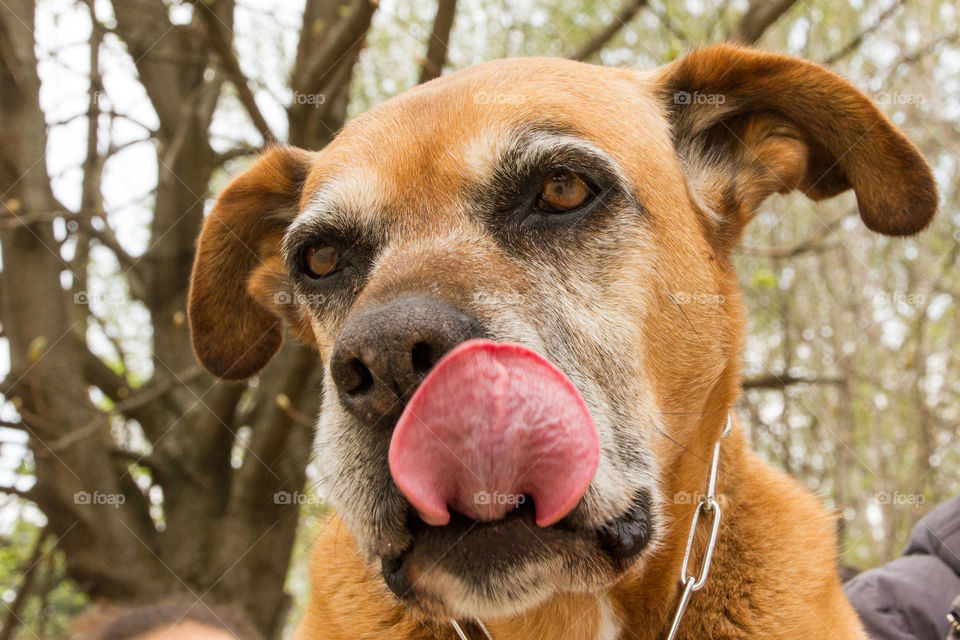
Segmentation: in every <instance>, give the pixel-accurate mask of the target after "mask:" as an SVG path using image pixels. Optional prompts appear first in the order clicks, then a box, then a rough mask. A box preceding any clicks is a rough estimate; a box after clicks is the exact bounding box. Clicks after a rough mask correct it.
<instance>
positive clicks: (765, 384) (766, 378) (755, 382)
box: [741, 373, 847, 389]
mask: <svg viewBox="0 0 960 640" xmlns="http://www.w3.org/2000/svg"><path fill="white" fill-rule="evenodd" d="M846 383H847V381H846V379H845V378H834V377H827V376H821V377H817V378H808V377H804V376H792V375H789V374H776V373H770V374H766V375H763V376H758V377H756V378H747V379H746V380H744V381H743V383H742V385H741V386H742V387H743V388H744V389H786V388H787V387H792V386H794V385H799V384H825V385H845V384H846Z"/></svg>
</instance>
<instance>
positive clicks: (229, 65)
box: [193, 1, 277, 143]
mask: <svg viewBox="0 0 960 640" xmlns="http://www.w3.org/2000/svg"><path fill="white" fill-rule="evenodd" d="M193 6H194V7H196V10H197V11H199V12H200V15H201V16H202V17H203V20H204V22H205V23H206V25H207V30H208V32H209V35H210V42H211V43H212V44H213V49H214V51H216V52H217V55H218V56H219V57H220V60H221V62H223V66H224V69H226V72H227V77H228V78H229V79H230V82H231V83H233V86H234V87H235V88H236V89H237V95H238V96H239V98H240V103H241V104H242V105H243V108H244V109H246V111H247V114H249V116H250V119H251V120H252V121H253V126H255V127H256V128H257V131H259V132H260V135H261V136H263V141H264V143H269V142H275V141H276V140H277V137H276V136H275V135H274V133H273V131H271V130H270V125H268V124H267V121H266V119H265V118H264V117H263V114H262V113H261V112H260V107H258V106H257V101H256V99H255V98H254V95H253V91H252V90H251V89H250V85H249V84H248V82H247V77H246V76H245V75H244V74H243V70H242V69H240V62H239V60H237V56H236V54H235V53H234V51H233V46H232V44H231V41H232V37H231V36H230V30H229V29H228V28H227V25H225V24H224V23H223V21H222V20H220V17H219V16H217V14H216V13H214V12H213V7H212V6H211V5H210V4H209V3H207V2H200V1H196V2H194V3H193Z"/></svg>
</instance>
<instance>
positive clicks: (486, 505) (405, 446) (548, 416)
mask: <svg viewBox="0 0 960 640" xmlns="http://www.w3.org/2000/svg"><path fill="white" fill-rule="evenodd" d="M599 459H600V446H599V442H598V440H597V430H596V428H595V427H594V424H593V420H592V419H591V418H590V413H589V412H588V411H587V407H586V405H585V404H584V402H583V398H581V397H580V394H579V393H578V392H577V389H576V387H574V386H573V383H572V382H571V381H570V379H569V378H567V377H566V376H565V375H564V374H563V372H561V371H560V370H559V369H557V368H556V367H555V366H553V365H552V364H551V363H549V362H548V361H546V360H545V359H543V358H542V357H541V356H539V355H538V354H536V353H535V352H533V351H531V350H530V349H527V348H526V347H523V346H520V345H516V344H506V343H496V342H490V341H489V340H470V341H468V342H464V343H463V344H461V345H459V346H458V347H457V348H455V349H453V350H452V351H451V352H450V353H448V354H447V355H445V356H444V357H443V358H442V359H441V360H440V361H439V362H438V363H437V364H436V365H435V366H434V368H433V370H432V371H430V373H429V375H427V377H426V378H425V379H424V381H423V382H422V383H421V384H420V388H419V389H417V391H416V393H414V394H413V397H412V398H411V399H410V403H409V404H408V405H407V407H406V409H405V410H404V412H403V414H402V415H401V416H400V420H399V421H398V422H397V426H396V428H395V429H394V432H393V439H392V440H391V441H390V456H389V460H390V473H391V475H392V476H393V480H394V482H396V483H397V487H399V488H400V491H401V492H402V493H403V495H404V496H406V497H407V499H408V500H409V501H410V503H411V504H412V505H413V506H414V508H415V509H416V510H417V512H418V513H419V514H420V517H421V518H422V519H423V520H424V522H426V523H427V524H431V525H434V526H440V525H445V524H447V523H448V522H449V521H450V513H449V511H447V506H448V505H449V506H451V507H452V508H454V509H456V510H457V511H459V512H460V513H462V514H464V515H466V516H468V517H470V518H473V519H474V520H497V519H500V518H503V517H504V515H506V513H507V512H508V511H510V510H512V509H514V508H515V507H516V506H517V504H518V503H519V502H521V501H523V500H524V499H525V498H524V497H523V496H530V497H532V498H533V501H534V505H535V507H536V512H537V524H538V525H540V526H541V527H546V526H549V525H551V524H553V523H555V522H557V521H559V520H560V519H561V518H563V517H564V516H565V515H567V514H568V513H569V512H570V511H571V510H573V508H574V506H576V504H577V502H578V501H579V500H580V498H581V497H582V496H583V494H584V492H585V491H586V490H587V487H588V486H589V484H590V482H591V481H592V480H593V475H594V474H595V473H596V471H597V464H598V463H599Z"/></svg>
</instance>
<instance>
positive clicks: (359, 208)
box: [190, 46, 937, 616]
mask: <svg viewBox="0 0 960 640" xmlns="http://www.w3.org/2000/svg"><path fill="white" fill-rule="evenodd" d="M847 189H853V190H854V191H855V192H856V196H857V202H858V206H859V209H860V214H861V216H862V218H863V221H864V222H865V223H866V225H867V226H868V227H869V228H870V229H873V230H875V231H879V232H881V233H886V234H890V235H905V234H911V233H914V232H917V231H919V230H920V229H922V228H923V227H924V226H925V225H926V224H927V222H928V221H929V220H930V218H931V216H932V215H933V214H934V211H935V209H936V205H937V195H936V190H935V187H934V183H933V180H932V177H931V174H930V171H929V168H928V167H927V165H926V164H925V162H924V160H923V159H922V158H921V156H920V154H919V153H918V152H917V150H916V149H915V148H914V147H913V145H911V144H910V142H908V141H907V140H906V139H905V138H904V137H903V136H902V135H901V134H900V133H899V132H898V131H897V130H895V128H894V127H893V126H892V125H891V123H890V122H889V121H888V120H887V119H886V118H885V117H884V116H883V115H882V114H881V113H880V112H879V111H878V110H877V109H876V108H875V107H874V106H873V105H872V104H871V103H870V101H869V100H868V99H867V98H866V97H865V96H864V95H862V94H861V93H860V92H858V91H857V90H856V89H854V88H853V87H852V86H850V85H849V84H848V83H847V82H845V81H843V80H841V79H840V78H838V77H837V76H835V75H833V74H831V73H830V72H828V71H826V70H824V69H822V68H820V67H818V66H815V65H812V64H809V63H805V62H802V61H799V60H795V59H792V58H788V57H785V56H780V55H772V54H765V53H760V52H756V51H753V50H746V49H739V48H734V47H727V46H718V47H713V48H709V49H704V50H700V51H696V52H694V53H692V54H690V55H688V56H686V57H685V58H683V59H681V60H679V61H677V62H674V63H672V64H670V65H667V66H665V67H662V68H660V69H658V70H655V71H652V72H638V71H635V70H628V69H608V68H601V67H595V66H590V65H585V64H580V63H574V62H568V61H563V60H552V59H518V60H504V61H498V62H491V63H487V64H484V65H480V66H478V67H474V68H471V69H467V70H464V71H461V72H458V73H454V74H451V75H450V76H447V77H443V78H440V79H438V80H435V81H433V82H430V83H427V84H425V85H422V86H419V87H417V88H415V89H413V90H411V91H408V92H406V93H404V94H403V95H401V96H399V97H397V98H394V99H392V100H390V101H388V102H386V103H384V104H383V105H381V106H379V107H377V108H376V109H373V110H371V111H370V112H368V113H366V114H365V115H363V116H361V117H360V118H358V119H357V120H355V121H354V122H353V123H351V124H350V125H349V126H347V127H346V128H345V129H344V130H343V132H342V133H340V135H339V136H338V137H337V138H336V140H335V141H334V142H333V143H331V144H330V145H329V146H328V147H327V148H325V149H324V150H322V151H320V152H317V153H311V152H306V151H300V150H294V149H289V148H277V149H273V150H271V151H269V152H267V153H266V154H264V156H263V157H262V158H260V160H259V161H258V162H257V163H256V164H254V166H253V167H251V168H250V169H249V170H247V171H246V172H245V173H244V174H243V175H241V176H239V177H238V178H236V179H235V180H234V181H233V182H232V183H231V184H230V185H229V186H228V187H227V188H226V189H225V190H224V192H223V193H222V194H221V196H220V198H219V200H218V202H217V204H216V206H215V208H214V210H213V212H212V213H211V215H210V216H209V218H208V219H207V221H206V224H205V226H204V229H203V232H202V235H201V237H200V243H199V248H198V253H197V260H196V264H195V268H194V275H193V283H192V290H191V297H190V319H191V323H192V328H193V337H194V345H195V348H196V352H197V355H198V356H199V358H200V360H201V361H202V362H203V363H204V364H205V365H206V366H207V367H208V368H209V369H210V370H211V371H212V372H213V373H215V374H216V375H218V376H221V377H224V378H243V377H247V376H250V375H252V374H254V373H256V372H257V371H258V370H260V368H261V367H263V366H264V365H265V364H266V362H267V361H268V360H269V359H270V358H271V357H272V355H273V354H274V353H275V352H276V350H277V349H278V348H279V346H280V344H281V342H282V340H283V334H284V326H285V325H286V326H288V327H290V328H292V329H293V330H294V331H295V332H296V333H297V334H298V335H299V336H300V337H301V338H303V339H304V340H307V341H310V342H312V343H314V344H315V345H316V346H317V348H318V349H319V351H320V353H321V355H322V357H323V362H324V367H325V369H326V372H325V373H326V389H327V390H328V392H327V393H326V394H325V395H324V406H323V410H322V414H321V417H320V419H319V444H318V455H319V458H320V462H321V467H322V470H323V473H324V482H323V484H324V489H325V492H326V495H327V497H328V498H329V500H330V501H331V503H332V504H333V505H334V506H335V507H336V508H337V509H338V510H339V512H340V514H341V515H342V516H343V517H344V519H345V520H346V522H347V523H348V525H349V526H350V528H351V529H352V531H353V533H354V534H355V536H356V538H357V540H358V543H359V545H360V547H361V549H362V550H363V551H364V552H365V553H366V554H368V555H369V557H370V559H371V561H373V562H374V563H376V566H377V568H378V569H380V568H381V567H382V572H383V575H384V577H385V579H386V583H387V584H388V585H389V586H390V588H391V589H392V590H393V591H394V592H395V593H396V594H397V595H399V596H401V597H403V598H404V600H405V601H406V602H407V603H408V604H409V605H410V606H412V607H414V608H416V609H417V610H419V611H422V612H426V613H428V614H433V615H451V614H452V615H463V616H496V615H501V614H507V613H511V612H516V611H519V610H523V609H525V608H527V607H530V606H533V605H535V604H536V603H538V602H540V601H542V600H543V599H544V598H546V597H548V596H549V595H550V594H552V593H554V592H559V591H578V592H584V591H586V592H590V591H599V590H601V589H604V588H606V587H608V586H609V585H611V584H613V583H614V582H615V581H616V580H617V579H618V578H619V577H621V576H622V575H623V574H624V572H626V571H628V570H630V569H631V568H636V569H639V570H642V568H643V566H644V560H645V559H646V558H649V557H650V555H651V554H650V550H651V549H653V548H655V547H656V546H657V545H658V544H661V543H662V539H663V537H664V536H663V532H664V530H665V529H667V528H669V527H670V526H672V525H671V523H672V522H673V521H674V520H675V518H674V516H676V515H677V514H679V513H680V511H677V509H678V508H679V507H677V506H676V505H675V504H672V503H671V502H670V500H668V499H667V497H669V496H673V495H674V494H677V493H679V492H696V491H699V490H702V485H703V481H704V477H705V475H704V474H705V465H706V462H705V461H706V460H708V459H709V454H708V451H709V449H710V447H711V445H712V443H713V442H714V441H715V439H716V438H717V436H718V434H719V432H720V430H721V429H722V427H723V425H724V420H725V416H726V412H727V408H728V407H729V406H730V404H731V403H732V402H733V400H734V398H735V396H736V393H737V389H738V371H739V358H738V354H739V352H740V347H741V340H742V330H743V329H742V328H743V321H742V310H741V307H740V302H739V296H738V294H737V291H736V278H735V276H734V274H733V273H731V257H730V254H731V251H732V249H733V247H734V246H735V244H736V242H737V241H738V239H739V237H740V235H741V232H742V229H743V227H744V225H745V224H746V223H747V222H748V221H749V220H750V218H751V216H752V215H753V213H754V212H755V210H756V208H757V207H758V206H759V205H760V203H761V202H762V201H763V200H764V199H765V198H767V196H769V195H770V194H772V193H774V192H780V193H785V192H789V191H793V190H800V191H802V192H803V193H805V194H807V195H808V196H809V197H811V198H813V199H821V198H827V197H830V196H833V195H835V194H838V193H840V192H842V191H845V190H847ZM475 339H479V340H482V342H472V343H470V344H468V345H466V346H459V345H462V343H465V342H467V341H470V340H475ZM498 343H512V344H513V345H514V346H511V347H508V348H505V349H499V350H498V346H502V345H498ZM455 348H457V349H458V353H457V354H456V355H455V356H453V361H449V362H448V364H446V365H444V367H445V370H444V371H442V372H439V373H438V376H439V377H440V378H442V379H441V380H439V381H436V380H431V378H430V377H428V373H429V372H430V371H431V370H434V372H435V373H436V372H437V370H436V369H435V368H434V365H435V364H436V363H437V362H438V360H440V359H441V358H442V357H443V356H444V354H448V353H449V352H451V351H452V350H454V349H455ZM445 362H447V360H446V359H445ZM425 377H426V378H427V382H426V383H423V380H424V378H425ZM421 383H423V384H421ZM428 385H430V386H431V388H430V389H428V390H427V391H429V393H427V395H428V396H429V397H427V398H418V397H417V396H416V395H414V394H415V392H417V393H419V391H424V387H426V386H428ZM511 385H513V386H511ZM418 389H419V391H418ZM485 398H489V402H486V401H485V400H484V399H485ZM411 399H412V401H411ZM415 404H416V405H417V407H419V409H417V411H419V413H418V412H417V411H414V409H413V408H412V407H413V405H415ZM583 408H585V410H584V411H581V410H580V409H583ZM484 412H486V413H484ZM411 414H414V415H413V417H411ZM478 416H479V417H478ZM517 422H520V423H523V424H515V423H517ZM398 423H399V424H400V426H398ZM542 425H546V426H542ZM487 429H491V430H493V431H495V432H496V433H495V434H494V435H489V434H486V430H487ZM511 429H512V430H513V431H511ZM518 433H519V435H517V434H518ZM505 434H506V435H505ZM511 434H512V435H511ZM398 440H402V442H397V441H398ZM432 440H436V442H432ZM392 441H393V443H392ZM504 443H506V445H505V444H504ZM465 458H466V459H465ZM501 458H508V459H509V460H508V461H507V462H504V461H503V460H501ZM388 459H389V462H388ZM541 460H546V461H547V463H549V464H546V465H545V466H544V465H543V464H540V462H541ZM418 461H419V463H420V466H421V469H420V470H419V471H418V470H417V464H418ZM578 461H580V462H579V463H578ZM538 465H539V466H538ZM401 467H402V468H401ZM526 467H531V468H533V467H536V468H537V469H539V471H537V472H536V473H534V474H533V475H534V476H536V477H535V479H533V480H530V479H529V478H528V479H527V480H523V479H522V476H524V473H525V472H526V470H527V469H526ZM547 467H549V468H547ZM511 474H514V475H511ZM418 482H420V484H419V485H417V483H418ZM484 482H489V483H491V484H490V488H491V489H500V490H503V493H502V494H496V491H491V492H489V493H487V495H486V496H482V495H481V494H482V493H483V492H475V491H474V490H475V489H477V488H483V486H484V484H483V483H484ZM415 485H416V486H415ZM511 492H512V494H511ZM478 495H479V497H475V498H474V502H473V503H472V504H471V503H470V498H471V496H478ZM674 502H675V501H674ZM481 503H482V504H481ZM501 503H502V504H501ZM504 505H505V506H504ZM507 506H509V507H511V508H510V509H508V508H507ZM515 506H516V507H518V508H516V509H513V508H512V507H515ZM684 508H686V509H688V510H689V507H684ZM425 521H428V522H430V524H429V525H428V524H427V523H426V522H425ZM541 525H546V526H541ZM676 537H677V539H682V538H683V536H682V535H680V536H676Z"/></svg>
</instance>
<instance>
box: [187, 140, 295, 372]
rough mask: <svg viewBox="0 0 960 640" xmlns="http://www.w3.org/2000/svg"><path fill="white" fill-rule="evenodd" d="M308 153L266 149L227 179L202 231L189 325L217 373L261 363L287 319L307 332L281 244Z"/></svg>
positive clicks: (255, 367) (267, 357) (205, 359)
mask: <svg viewBox="0 0 960 640" xmlns="http://www.w3.org/2000/svg"><path fill="white" fill-rule="evenodd" d="M311 158H312V154H311V153H309V152H307V151H302V150H299V149H292V148H288V147H277V148H273V149H271V150H269V151H267V152H266V153H264V154H263V155H262V156H261V157H260V158H259V159H258V160H257V162H256V163H255V164H254V165H253V166H252V167H250V168H249V169H247V170H246V171H245V172H244V173H242V174H241V175H239V176H238V177H236V178H234V179H233V181H232V182H230V184H229V185H227V188H226V189H224V190H223V192H222V193H221V194H220V196H219V197H218V198H217V203H216V204H215V205H214V207H213V211H212V212H211V213H210V215H209V216H208V217H207V219H206V221H205V222H204V224H203V229H202V230H201V231H200V239H199V241H198V244H197V254H196V259H195V260H194V263H193V275H192V277H191V280H190V299H189V305H188V306H189V316H190V329H191V336H192V339H193V349H194V351H195V352H196V355H197V358H198V359H199V360H200V362H201V363H202V364H203V366H205V367H206V368H207V369H208V370H209V371H210V372H211V373H213V374H214V375H216V376H218V377H220V378H226V379H229V380H239V379H242V378H247V377H249V376H251V375H253V374H255V373H256V372H257V371H259V370H260V369H262V368H263V367H264V366H265V365H266V364H267V362H269V361H270V358H272V357H273V355H274V354H275V353H276V352H277V350H278V349H279V348H280V346H281V345H282V344H283V334H284V323H285V322H286V323H287V324H289V325H291V327H292V328H293V329H294V330H295V331H296V332H297V333H298V334H299V335H300V336H301V337H302V338H303V339H304V340H309V339H310V329H309V324H308V323H307V321H306V319H305V318H304V317H303V316H302V315H301V313H300V311H299V308H298V306H297V305H296V304H294V299H293V298H294V296H293V293H292V290H291V288H290V287H289V285H288V283H287V273H286V268H285V267H284V263H283V260H282V259H281V258H280V255H279V250H280V243H281V240H282V238H283V233H284V231H285V229H286V228H287V226H288V225H289V224H290V222H291V221H292V220H293V219H294V217H295V216H296V215H297V212H298V210H299V203H300V194H301V192H302V190H303V184H304V182H305V180H306V177H307V173H308V170H309V167H310V163H311Z"/></svg>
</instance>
